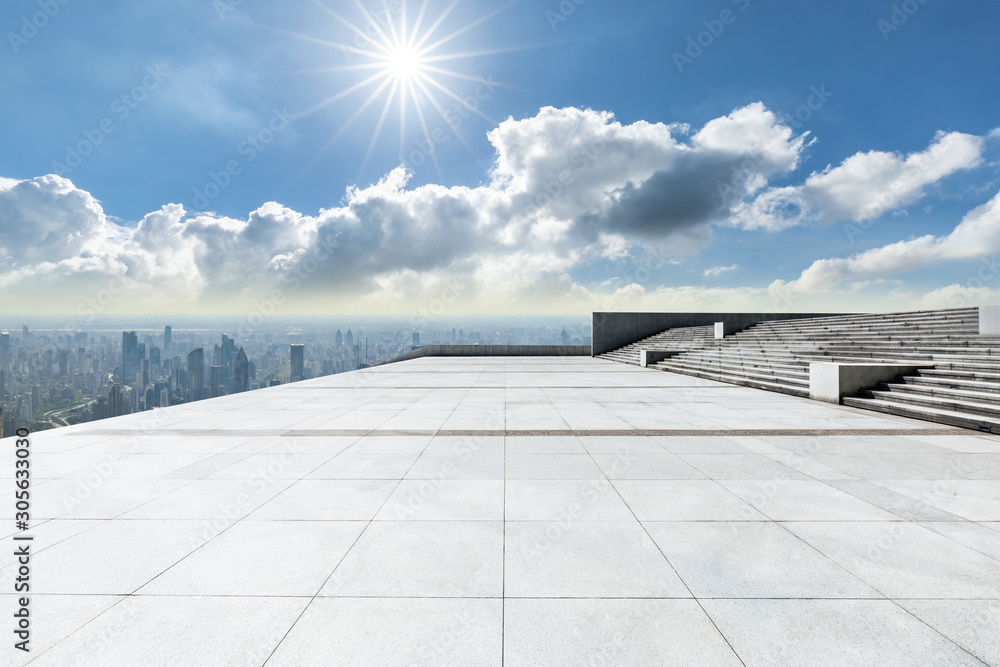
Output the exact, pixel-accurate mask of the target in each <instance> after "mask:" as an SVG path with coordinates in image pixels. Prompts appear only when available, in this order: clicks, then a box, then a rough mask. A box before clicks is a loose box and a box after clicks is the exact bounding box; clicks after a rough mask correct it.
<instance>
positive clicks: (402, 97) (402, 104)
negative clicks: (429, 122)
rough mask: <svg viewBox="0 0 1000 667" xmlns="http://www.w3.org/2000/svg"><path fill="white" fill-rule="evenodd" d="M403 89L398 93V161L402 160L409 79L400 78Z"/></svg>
mask: <svg viewBox="0 0 1000 667" xmlns="http://www.w3.org/2000/svg"><path fill="white" fill-rule="evenodd" d="M401 81H402V83H403V90H402V91H401V92H400V94H399V161H400V162H402V161H403V152H404V150H405V149H404V146H405V144H406V100H407V98H408V97H409V96H408V95H407V94H406V88H407V86H408V85H409V83H410V80H409V79H401Z"/></svg>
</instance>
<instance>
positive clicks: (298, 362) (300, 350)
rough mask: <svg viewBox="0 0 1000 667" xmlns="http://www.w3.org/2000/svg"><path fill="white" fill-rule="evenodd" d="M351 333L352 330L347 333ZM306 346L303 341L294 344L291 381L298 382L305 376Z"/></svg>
mask: <svg viewBox="0 0 1000 667" xmlns="http://www.w3.org/2000/svg"><path fill="white" fill-rule="evenodd" d="M347 335H348V336H349V335H350V332H348V334H347ZM305 357H306V346H305V345H302V344H301V343H298V344H296V343H293V344H292V371H291V378H290V380H291V382H298V381H299V380H301V379H302V378H303V377H304V376H305Z"/></svg>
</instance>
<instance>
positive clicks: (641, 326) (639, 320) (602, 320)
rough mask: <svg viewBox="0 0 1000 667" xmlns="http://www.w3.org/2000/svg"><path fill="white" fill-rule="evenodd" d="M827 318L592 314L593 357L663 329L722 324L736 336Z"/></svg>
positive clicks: (764, 314) (769, 314) (731, 314)
mask: <svg viewBox="0 0 1000 667" xmlns="http://www.w3.org/2000/svg"><path fill="white" fill-rule="evenodd" d="M830 316H831V314H830V313H594V355H595V356H596V355H598V354H604V353H605V352H610V351H611V350H616V349H618V348H619V347H622V346H624V345H628V344H629V343H634V342H636V341H638V340H642V339H643V338H648V337H649V336H652V335H653V334H657V333H660V332H661V331H663V330H665V329H676V328H680V327H704V326H709V325H714V324H715V323H716V322H724V323H725V325H726V330H727V331H731V332H735V331H742V330H743V329H746V328H747V327H750V326H753V325H754V324H757V323H759V322H774V321H779V320H801V319H804V318H808V317H830Z"/></svg>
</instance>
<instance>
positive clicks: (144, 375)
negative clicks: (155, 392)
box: [139, 359, 151, 389]
mask: <svg viewBox="0 0 1000 667" xmlns="http://www.w3.org/2000/svg"><path fill="white" fill-rule="evenodd" d="M139 377H140V380H139V388H140V389H142V388H144V387H147V386H149V383H150V381H151V377H150V372H149V359H140V360H139Z"/></svg>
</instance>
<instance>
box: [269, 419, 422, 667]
mask: <svg viewBox="0 0 1000 667" xmlns="http://www.w3.org/2000/svg"><path fill="white" fill-rule="evenodd" d="M431 442H433V438H432V439H431V440H430V441H428V443H427V445H425V446H424V448H423V449H422V450H421V451H420V453H419V454H418V455H417V456H416V457H415V458H414V460H413V462H412V463H410V466H409V467H408V468H407V469H406V472H404V473H403V474H402V475H401V476H400V477H399V479H398V480H396V484H395V485H394V486H393V488H392V489H391V490H390V491H389V493H388V494H387V495H386V497H385V500H383V501H382V503H381V504H380V505H379V506H378V508H377V509H376V510H375V512H374V513H373V514H372V518H371V519H370V520H369V521H368V522H367V523H366V524H365V527H364V528H362V529H361V531H360V532H359V533H358V535H357V537H356V538H355V539H354V541H353V542H352V543H351V545H350V546H349V547H348V548H347V549H346V550H345V551H344V554H343V556H341V557H340V559H339V560H338V561H337V563H336V564H335V565H334V566H333V568H332V569H331V570H330V574H328V575H327V576H326V578H325V579H324V580H323V583H321V584H320V586H319V587H318V588H317V589H316V593H314V594H313V595H312V597H311V598H310V600H309V602H307V603H306V605H305V607H303V609H302V612H301V613H300V614H299V615H298V616H297V617H296V619H295V620H294V621H293V622H292V624H291V625H290V626H289V627H288V629H287V630H286V631H285V633H284V634H283V635H282V637H281V639H279V640H278V642H277V643H276V644H275V646H274V649H272V650H271V653H270V654H268V657H267V659H266V660H265V661H264V663H263V665H266V664H267V663H268V662H270V661H271V658H272V657H274V654H275V652H277V650H278V648H279V647H280V646H281V645H282V644H283V643H284V641H285V640H286V639H287V638H288V635H289V634H290V633H291V632H292V630H293V629H294V628H295V626H296V625H298V623H299V621H300V620H301V619H302V617H303V616H304V615H305V613H306V612H307V611H308V610H309V608H310V607H311V606H312V605H313V603H314V602H315V601H316V599H317V598H318V597H320V593H321V592H322V591H323V589H324V588H325V587H326V585H327V584H328V583H329V581H330V579H332V578H333V576H334V574H336V572H337V569H338V568H339V567H340V566H341V565H342V564H343V563H344V561H345V560H346V559H347V556H348V555H349V554H350V553H351V551H353V550H354V548H355V547H356V546H357V545H358V542H360V541H361V538H362V536H363V535H364V534H365V533H366V532H367V531H368V529H369V528H370V527H371V525H372V523H374V522H375V517H376V516H378V514H379V513H380V512H381V511H382V509H383V508H384V507H385V506H386V504H387V503H388V502H389V499H390V498H392V495H393V494H394V493H396V491H397V490H398V489H399V487H400V485H402V483H403V480H404V479H405V478H406V475H407V474H409V472H410V471H411V470H412V469H413V466H415V465H416V463H417V461H418V460H419V459H420V457H421V456H423V455H424V453H426V451H427V448H428V447H430V443H431Z"/></svg>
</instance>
